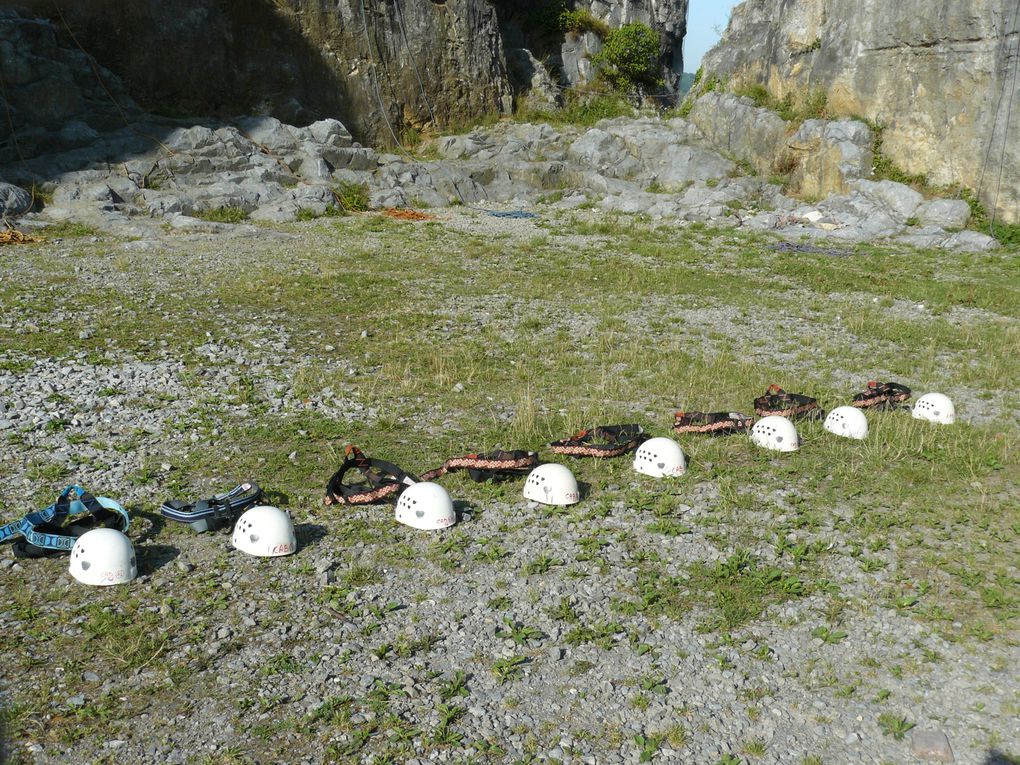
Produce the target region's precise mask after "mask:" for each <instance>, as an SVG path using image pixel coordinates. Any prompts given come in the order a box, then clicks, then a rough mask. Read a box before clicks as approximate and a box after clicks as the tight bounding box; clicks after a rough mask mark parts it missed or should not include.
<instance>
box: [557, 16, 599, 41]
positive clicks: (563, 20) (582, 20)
mask: <svg viewBox="0 0 1020 765" xmlns="http://www.w3.org/2000/svg"><path fill="white" fill-rule="evenodd" d="M558 21H559V28H560V29H561V30H562V31H564V32H571V33H573V34H583V33H585V32H594V33H595V34H597V35H598V36H599V37H601V38H603V39H605V38H606V37H608V36H609V34H610V32H611V30H610V28H609V25H608V24H607V23H606V22H604V21H602V19H599V18H596V17H595V16H594V15H593V14H592V12H591V11H589V10H587V9H586V8H579V9H577V10H567V9H564V10H563V11H561V12H560V15H559V19H558Z"/></svg>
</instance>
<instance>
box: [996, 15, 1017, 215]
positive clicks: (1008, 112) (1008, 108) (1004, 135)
mask: <svg viewBox="0 0 1020 765" xmlns="http://www.w3.org/2000/svg"><path fill="white" fill-rule="evenodd" d="M1018 19H1020V2H1017V4H1016V10H1015V11H1014V12H1013V34H1014V35H1015V36H1016V38H1017V45H1016V53H1015V54H1014V56H1013V86H1012V88H1011V89H1010V93H1009V104H1008V105H1007V106H1006V125H1005V127H1003V129H1002V152H1001V153H1000V154H999V177H998V180H997V181H996V182H995V197H994V199H993V200H992V216H991V218H989V220H988V230H989V233H991V232H992V231H994V230H995V211H996V208H997V207H998V206H999V191H1000V190H1001V189H1002V170H1003V167H1004V165H1005V163H1006V144H1007V143H1008V139H1009V120H1010V118H1011V117H1012V116H1013V98H1014V97H1015V96H1016V73H1017V69H1018V68H1020V67H1018V64H1020V26H1017V20H1018ZM1007 39H1008V38H1007ZM1006 62H1007V66H1008V65H1009V44H1008V42H1007V46H1006ZM1003 84H1005V78H1003ZM1000 100H1001V99H1000ZM996 116H998V114H996ZM992 132H993V133H994V132H995V131H994V129H993V130H992Z"/></svg>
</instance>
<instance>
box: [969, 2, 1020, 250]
mask: <svg viewBox="0 0 1020 765" xmlns="http://www.w3.org/2000/svg"><path fill="white" fill-rule="evenodd" d="M1018 19H1020V2H1018V3H1017V7H1016V10H1015V11H1014V12H1013V30H1014V32H1013V34H1015V35H1016V36H1017V55H1016V57H1015V58H1014V60H1013V92H1012V93H1011V94H1010V97H1009V106H1008V107H1007V113H1006V126H1005V128H1004V130H1003V133H1002V152H1001V154H1000V155H999V181H1000V183H1001V181H1002V164H1003V161H1004V159H1005V155H1006V143H1007V139H1008V136H1009V132H1008V131H1009V117H1010V114H1009V112H1010V111H1012V108H1013V96H1014V95H1015V94H1016V69H1017V59H1020V28H1018V27H1017V20H1018ZM1009 34H1010V33H1009V27H1007V28H1006V29H1005V31H1004V32H1003V38H1004V39H1005V40H1006V46H1005V47H1006V65H1007V66H1008V65H1009V47H1010V46H1009ZM1007 78H1008V73H1007V72H1003V77H1002V89H1001V90H1000V91H999V98H998V100H996V102H995V111H994V112H993V114H994V116H995V118H994V120H993V121H992V129H991V132H990V133H989V135H988V145H987V146H986V147H985V156H984V159H983V160H982V161H981V174H980V175H979V176H978V185H977V190H976V192H975V193H976V196H977V198H978V200H979V201H980V199H981V191H982V190H983V189H984V184H985V172H986V171H987V169H988V158H989V157H990V156H991V154H992V143H993V142H994V141H995V128H996V126H997V125H998V123H999V112H1000V111H1001V110H1002V99H1003V97H1004V96H1005V95H1006V80H1007ZM998 202H999V190H998V188H996V192H995V203H994V204H993V205H992V219H991V221H990V222H989V224H988V230H989V231H992V229H993V224H994V221H995V206H996V205H997V204H998Z"/></svg>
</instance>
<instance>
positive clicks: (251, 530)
mask: <svg viewBox="0 0 1020 765" xmlns="http://www.w3.org/2000/svg"><path fill="white" fill-rule="evenodd" d="M913 416H914V417H915V418H917V419H921V420H928V421H929V422H935V423H939V424H943V425H950V424H952V423H954V422H955V421H956V409H955V407H954V406H953V402H952V401H950V399H949V398H948V397H947V396H945V395H943V394H941V393H928V394H926V395H924V396H922V397H921V398H920V399H918V401H917V403H916V404H915V405H914V408H913ZM822 427H823V428H824V429H825V430H827V431H828V432H830V433H833V434H835V435H837V436H843V437H845V438H854V439H863V438H865V437H866V436H867V435H868V418H867V417H865V416H864V412H862V411H861V410H860V409H857V408H855V407H852V406H840V407H837V408H835V409H833V410H832V411H831V412H829V415H828V416H827V417H826V418H825V421H824V422H823V424H822ZM751 441H752V442H754V443H755V444H757V445H758V446H761V447H763V448H765V449H772V450H774V451H780V452H793V451H797V449H798V448H799V447H800V438H799V436H798V434H797V428H796V427H795V426H794V424H793V422H791V421H790V420H789V419H787V418H786V417H780V416H776V415H772V416H769V417H763V418H762V419H760V420H758V421H757V422H756V423H755V424H754V426H753V427H752V428H751ZM633 467H634V470H635V471H637V472H638V473H641V474H642V475H647V476H651V477H652V478H668V477H675V476H679V475H682V474H683V473H684V472H686V470H687V457H686V456H685V455H684V452H683V449H681V448H680V445H679V444H678V443H677V442H676V441H674V440H673V439H671V438H663V437H658V438H650V439H648V440H647V441H645V442H644V443H643V444H641V445H640V446H639V447H638V448H637V451H635V453H634V463H633ZM524 498H525V499H527V500H531V501H532V502H538V503H541V504H545V505H572V504H574V503H576V502H579V501H580V499H581V495H580V491H579V489H578V486H577V479H576V478H574V474H573V473H572V472H571V471H570V469H569V468H567V467H566V466H564V465H560V464H558V463H555V462H549V463H546V464H544V465H539V466H538V467H536V468H535V469H534V470H532V471H531V472H530V473H529V474H528V478H527V480H526V481H525V482H524ZM394 515H395V518H396V520H397V521H398V522H400V523H403V524H405V525H407V526H410V527H412V528H415V529H422V530H435V529H444V528H447V527H449V526H453V525H454V524H455V523H456V522H457V513H456V512H455V511H454V508H453V499H452V498H451V497H450V494H449V492H447V491H446V489H444V488H443V487H442V486H440V485H439V484H438V483H433V482H431V481H421V482H419V483H414V484H411V485H410V486H408V487H407V488H406V489H404V490H403V491H402V492H401V493H400V497H399V499H398V500H397V506H396V510H395V511H394ZM232 542H233V545H234V547H235V548H236V549H238V550H240V551H241V552H244V553H247V554H249V555H254V556H256V557H260V558H271V557H277V556H280V555H290V554H291V553H293V552H295V551H296V550H297V540H296V539H295V537H294V524H293V523H292V522H291V518H290V515H289V514H288V513H287V512H286V511H284V510H281V509H280V508H278V507H272V506H269V505H259V506H258V507H253V508H251V509H250V510H248V511H246V512H245V513H244V514H243V515H242V516H241V517H240V518H239V519H238V520H237V524H236V525H235V526H234V534H233V539H232ZM70 573H71V575H72V576H73V577H74V578H75V579H77V580H78V581H79V582H82V583H83V584H91V585H109V584H122V583H124V582H130V581H131V580H132V579H134V578H135V577H136V576H137V575H138V566H137V562H136V559H135V551H134V548H133V547H132V545H131V540H130V539H128V537H127V536H126V535H125V534H124V533H122V532H120V531H117V530H116V529H93V530H92V531H89V532H87V533H85V534H82V535H81V536H80V537H79V538H78V540H77V541H76V542H75V544H74V548H73V549H72V550H71V562H70Z"/></svg>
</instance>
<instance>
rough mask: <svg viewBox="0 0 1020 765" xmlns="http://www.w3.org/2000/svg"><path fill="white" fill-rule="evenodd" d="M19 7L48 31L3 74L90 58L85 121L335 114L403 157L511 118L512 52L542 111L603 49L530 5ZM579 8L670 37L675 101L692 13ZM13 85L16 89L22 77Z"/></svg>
mask: <svg viewBox="0 0 1020 765" xmlns="http://www.w3.org/2000/svg"><path fill="white" fill-rule="evenodd" d="M22 6H23V7H24V8H26V9H27V11H28V12H30V13H34V14H37V15H38V16H40V17H42V18H46V19H48V20H49V21H50V22H52V27H51V26H49V25H43V26H44V27H45V28H43V27H40V28H38V29H36V30H28V29H27V28H25V29H24V30H23V31H25V32H26V38H25V41H24V42H23V43H21V44H19V45H18V46H17V47H18V48H19V50H18V51H5V52H4V53H5V55H3V57H2V59H0V61H2V64H0V65H2V66H3V67H4V68H5V69H7V68H13V69H14V70H16V69H17V67H18V65H17V64H15V63H12V62H16V61H18V60H19V59H20V58H23V57H24V56H25V55H26V52H25V51H23V50H21V49H22V48H27V49H28V51H27V56H28V58H29V59H37V60H38V59H43V58H46V56H47V54H46V53H45V49H46V48H47V47H52V41H50V40H48V39H47V40H45V41H43V42H44V43H45V44H44V45H43V46H42V47H40V48H36V47H34V45H33V40H34V39H35V38H37V37H39V36H40V35H42V36H43V37H46V36H47V35H49V36H52V35H53V29H54V28H55V29H56V33H57V35H58V36H59V37H60V39H61V41H62V42H63V44H64V45H65V47H67V48H69V49H72V50H75V51H76V53H75V55H76V56H77V57H78V58H79V59H80V60H79V61H78V62H77V65H76V66H75V67H73V69H74V72H73V76H74V77H76V78H79V79H82V80H83V82H82V83H81V84H82V85H84V84H85V83H84V80H88V79H89V78H91V83H90V84H89V87H90V88H91V89H93V90H95V91H96V92H95V96H96V98H95V99H94V101H95V103H94V105H95V106H96V107H97V109H96V110H90V112H92V111H96V112H97V113H98V112H99V111H103V112H108V113H109V114H110V116H111V117H112V118H114V119H116V118H118V117H119V115H118V110H117V107H116V104H117V103H119V104H125V105H130V104H131V100H132V97H133V98H134V100H135V101H137V102H138V103H139V104H141V105H142V107H143V108H144V109H145V110H147V111H149V112H155V113H159V114H165V115H168V116H180V115H183V114H190V115H201V116H210V115H212V116H216V117H220V118H223V117H229V116H233V115H237V114H259V115H271V116H274V117H277V118H279V119H281V120H282V121H284V122H287V123H289V124H295V125H307V124H310V123H311V122H314V121H315V120H318V119H322V118H326V117H331V118H335V119H339V120H341V121H342V122H343V123H344V124H346V125H347V126H348V127H349V128H350V129H351V132H352V133H353V134H354V136H355V137H356V138H357V139H358V140H361V141H363V142H367V143H372V144H393V143H394V142H395V139H397V138H400V137H401V136H400V134H401V133H402V132H403V131H404V130H406V129H408V128H422V127H424V126H426V125H432V126H435V125H439V126H449V125H451V124H463V123H465V122H470V121H473V120H477V119H478V118H480V117H481V116H483V115H486V114H493V113H497V114H498V113H508V112H510V111H511V110H512V108H513V105H514V104H513V101H514V95H515V93H514V87H513V85H512V84H511V78H510V76H509V70H510V67H509V65H508V55H507V53H506V50H507V49H508V48H515V49H518V50H517V51H515V52H514V53H513V54H511V58H512V59H513V62H514V63H515V64H517V65H518V66H517V71H521V70H522V69H523V71H524V74H523V75H522V76H521V77H518V78H516V81H515V84H516V86H517V95H519V96H521V97H522V98H527V97H528V95H529V94H530V93H531V91H532V89H533V88H534V87H535V86H536V85H537V86H538V87H539V89H540V90H539V92H538V94H537V103H538V104H542V103H546V102H548V100H549V99H548V98H547V96H546V92H547V91H549V90H552V91H553V92H554V93H555V95H556V96H558V95H559V87H561V86H568V87H569V86H576V85H579V84H581V83H582V82H586V81H588V80H590V79H591V78H592V76H593V75H594V72H593V70H592V67H591V60H590V59H591V56H592V55H594V54H595V53H597V51H598V50H599V49H600V48H601V40H600V39H599V37H598V36H597V35H593V34H587V35H579V36H578V35H573V34H567V35H564V33H563V32H562V31H561V30H559V29H558V28H556V25H555V13H553V14H552V15H551V16H550V15H549V13H545V16H542V13H541V12H540V10H541V9H540V10H539V11H536V4H535V3H525V2H522V1H521V0H445V1H444V2H436V1H435V0H400V2H392V1H391V0H336V1H335V2H325V0H253V1H251V2H237V1H236V0H234V1H231V2H220V1H219V0H135V1H134V2H130V3H125V2H122V1H121V0H80V1H79V2H75V3H63V4H62V8H61V10H60V11H58V10H57V6H56V5H55V4H54V3H52V2H50V0H23V2H22ZM556 7H557V8H559V7H560V5H557V6H556ZM563 7H567V5H566V4H563ZM573 7H576V8H577V9H582V10H589V11H590V12H591V13H592V14H593V15H594V16H595V17H596V18H598V19H601V20H603V21H604V22H605V23H607V24H608V25H609V26H611V27H615V26H619V25H621V24H625V23H629V22H632V21H640V22H643V23H646V24H648V25H650V26H653V27H654V28H656V29H657V30H659V31H660V35H661V38H662V60H661V68H662V76H663V80H664V82H665V83H666V93H667V95H669V94H676V93H677V92H678V88H679V76H680V73H681V71H682V63H683V62H682V53H681V51H682V44H683V35H684V32H685V28H686V14H687V0H671V1H670V2H662V1H661V0H636V1H634V2H631V1H627V2H624V1H622V0H613V1H612V2H607V0H577V1H576V2H574V3H573ZM547 16H548V17H549V18H546V17H547ZM539 17H541V18H542V19H544V20H543V22H542V23H541V24H539V23H536V18H539ZM8 18H9V17H8ZM550 19H551V21H550ZM520 49H523V50H524V52H523V53H522V52H521V50H520ZM86 51H87V52H88V53H87V54H86V53H85V52H86ZM8 53H9V55H7V54H8ZM529 56H530V61H529V60H528V57H529ZM93 57H94V58H93ZM539 60H543V61H545V62H547V63H548V67H547V66H545V65H543V64H538V61H539ZM94 63H97V64H98V66H97V67H94V66H93V64H94ZM522 63H523V65H524V66H523V67H521V66H520V65H521V64H522ZM536 64H537V66H536ZM104 67H105V68H106V69H109V70H110V71H112V72H114V73H116V74H117V75H118V76H119V77H120V78H121V81H122V82H123V84H124V92H111V93H109V94H107V93H105V92H104V91H103V86H102V84H101V83H100V82H99V81H98V78H96V77H95V74H96V72H97V71H99V72H102V71H104V69H103V68H104ZM34 68H35V69H36V70H38V67H37V66H36V67H34ZM12 74H13V75H14V76H15V78H14V79H13V80H12V81H13V82H14V83H15V84H19V85H20V84H21V82H20V81H19V80H18V79H17V75H18V72H17V71H13V72H12ZM105 79H108V78H104V80H105ZM110 81H112V80H110ZM32 82H33V83H38V82H40V80H33V81H32ZM550 85H551V86H554V87H551V88H550V87H549V86H550ZM128 93H130V95H131V97H128V95H127V94H128ZM60 96H61V94H60V93H56V94H51V93H49V92H46V93H44V94H43V95H42V100H43V101H48V102H51V103H49V105H48V106H46V108H45V109H43V111H46V110H47V109H48V110H49V112H50V114H49V115H48V116H53V114H55V113H56V111H59V110H61V109H62V110H63V111H65V112H73V111H74V109H73V108H72V105H71V104H70V103H63V104H62V103H52V102H54V101H59V100H60ZM26 99H27V96H26ZM22 116H23V117H25V119H22V120H20V121H19V123H17V125H16V129H18V130H29V129H30V128H31V127H32V126H34V125H38V124H39V123H38V122H35V121H33V120H32V119H30V117H34V116H36V115H34V114H31V113H26V114H24V115H22ZM6 130H7V126H6V124H4V125H3V126H2V127H0V131H3V132H6ZM3 132H0V139H2V138H3Z"/></svg>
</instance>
